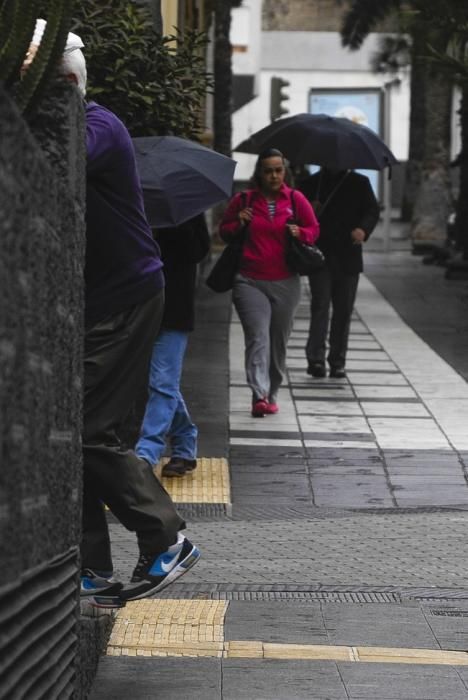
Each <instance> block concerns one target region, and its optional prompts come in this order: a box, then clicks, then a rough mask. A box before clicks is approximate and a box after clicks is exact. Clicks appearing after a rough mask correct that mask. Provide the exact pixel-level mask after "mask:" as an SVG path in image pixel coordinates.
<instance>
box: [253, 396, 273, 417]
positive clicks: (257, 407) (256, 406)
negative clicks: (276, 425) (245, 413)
mask: <svg viewBox="0 0 468 700" xmlns="http://www.w3.org/2000/svg"><path fill="white" fill-rule="evenodd" d="M268 405H269V404H268V401H267V400H266V399H257V401H254V402H253V404H252V416H253V418H263V416H264V415H265V413H268Z"/></svg>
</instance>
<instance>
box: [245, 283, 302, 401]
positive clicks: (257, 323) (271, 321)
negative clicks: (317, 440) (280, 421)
mask: <svg viewBox="0 0 468 700" xmlns="http://www.w3.org/2000/svg"><path fill="white" fill-rule="evenodd" d="M300 295H301V283H300V278H299V277H298V276H297V275H294V276H293V277H288V278H287V279H283V280H273V281H271V280H255V279H251V278H247V277H243V276H242V275H240V274H238V275H237V276H236V280H235V283H234V288H233V292H232V300H233V302H234V306H235V308H236V311H237V313H238V315H239V318H240V321H241V323H242V328H243V330H244V337H245V371H246V375H247V384H248V385H249V387H250V388H251V389H252V394H253V399H254V400H257V399H261V398H266V399H269V400H270V401H271V402H275V401H276V396H277V393H278V389H279V387H280V384H281V382H282V380H283V375H284V370H285V366H286V348H287V343H288V339H289V335H290V333H291V329H292V325H293V320H294V314H295V311H296V308H297V305H298V304H299V299H300Z"/></svg>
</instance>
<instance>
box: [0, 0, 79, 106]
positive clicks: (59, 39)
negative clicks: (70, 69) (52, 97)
mask: <svg viewBox="0 0 468 700" xmlns="http://www.w3.org/2000/svg"><path fill="white" fill-rule="evenodd" d="M44 5H45V13H42V10H43V9H44ZM72 5H73V0H49V2H48V3H44V2H42V3H40V2H35V1H34V0H0V47H1V49H0V81H1V82H3V83H4V84H5V86H6V87H7V89H9V90H11V91H12V92H13V93H14V95H15V99H16V102H17V104H18V106H19V108H20V110H21V111H23V112H29V111H31V110H33V109H34V107H35V106H36V105H37V104H38V102H39V101H40V99H41V97H42V95H43V93H44V90H45V88H46V86H47V84H48V83H49V82H50V80H51V79H52V78H53V76H54V75H55V74H56V65H57V61H58V60H59V58H60V56H61V55H62V52H63V48H64V46H65V42H66V39H67V33H68V27H69V24H70V14H71V10H72ZM40 13H41V14H44V16H45V18H46V19H47V27H46V30H45V32H44V37H43V39H42V41H41V44H40V47H39V49H38V51H37V54H36V57H35V58H34V61H33V62H32V64H31V66H30V67H29V69H28V70H27V72H26V74H25V76H24V78H23V80H21V81H20V80H19V76H20V68H21V66H22V64H23V61H24V58H25V56H26V52H27V50H28V47H29V44H30V42H31V38H32V35H33V32H34V25H35V22H36V18H37V17H38V16H39V14H40Z"/></svg>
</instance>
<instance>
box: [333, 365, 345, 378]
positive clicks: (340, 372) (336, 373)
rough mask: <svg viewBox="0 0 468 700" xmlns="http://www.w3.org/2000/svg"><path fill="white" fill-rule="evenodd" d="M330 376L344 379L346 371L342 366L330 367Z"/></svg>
mask: <svg viewBox="0 0 468 700" xmlns="http://www.w3.org/2000/svg"><path fill="white" fill-rule="evenodd" d="M330 377H332V379H345V377H346V372H345V370H344V367H331V368H330Z"/></svg>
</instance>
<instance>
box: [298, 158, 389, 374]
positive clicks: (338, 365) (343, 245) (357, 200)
mask: <svg viewBox="0 0 468 700" xmlns="http://www.w3.org/2000/svg"><path fill="white" fill-rule="evenodd" d="M298 189H299V190H301V192H303V193H304V194H305V195H306V197H307V198H308V199H309V201H310V202H311V203H312V205H313V206H314V209H315V211H316V214H317V216H318V219H319V221H320V238H319V239H318V241H317V245H318V247H319V248H320V249H321V250H322V252H323V254H324V256H325V266H324V268H322V269H321V270H319V271H317V272H316V273H315V274H314V275H311V276H310V277H309V285H310V292H311V297H312V298H311V305H310V327H309V337H308V340H307V345H306V357H307V362H308V366H307V372H308V374H311V375H312V376H313V377H325V375H326V371H325V359H326V360H327V361H328V364H329V367H330V377H335V378H343V377H345V376H346V373H345V363H346V352H347V348H348V336H349V328H350V323H351V314H352V311H353V306H354V301H355V298H356V292H357V287H358V282H359V274H360V273H361V272H362V270H363V262H362V245H363V243H364V242H365V241H367V239H368V238H369V236H370V234H371V233H372V231H373V230H374V228H375V226H376V224H377V222H378V220H379V205H378V202H377V200H376V198H375V196H374V192H373V190H372V187H371V185H370V182H369V179H368V178H367V177H365V176H364V175H360V174H358V173H355V172H353V171H350V170H345V171H337V170H331V169H328V168H322V169H321V170H320V171H319V172H318V173H316V174H314V175H311V176H309V177H307V178H306V179H304V180H302V181H301V182H300V183H299V184H298ZM330 304H331V306H332V318H331V324H330V336H329V350H328V355H327V356H326V339H327V333H328V326H329V313H330Z"/></svg>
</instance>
